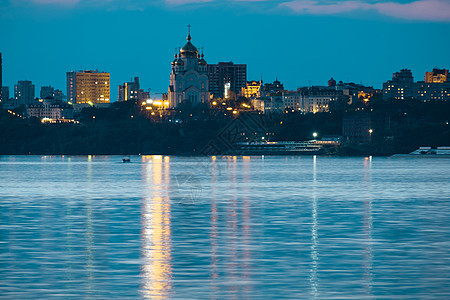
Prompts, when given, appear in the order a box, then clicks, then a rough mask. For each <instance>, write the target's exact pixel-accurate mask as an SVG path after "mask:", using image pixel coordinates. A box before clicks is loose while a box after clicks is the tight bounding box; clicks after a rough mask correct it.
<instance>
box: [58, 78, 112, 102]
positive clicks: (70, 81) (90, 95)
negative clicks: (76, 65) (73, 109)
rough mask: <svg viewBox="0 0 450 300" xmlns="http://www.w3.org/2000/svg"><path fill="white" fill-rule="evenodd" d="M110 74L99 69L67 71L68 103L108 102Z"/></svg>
mask: <svg viewBox="0 0 450 300" xmlns="http://www.w3.org/2000/svg"><path fill="white" fill-rule="evenodd" d="M109 96H110V74H109V73H105V72H99V71H88V70H85V71H78V72H76V71H72V72H67V101H68V102H70V103H77V104H82V103H88V104H94V103H109V102H110V97H109Z"/></svg>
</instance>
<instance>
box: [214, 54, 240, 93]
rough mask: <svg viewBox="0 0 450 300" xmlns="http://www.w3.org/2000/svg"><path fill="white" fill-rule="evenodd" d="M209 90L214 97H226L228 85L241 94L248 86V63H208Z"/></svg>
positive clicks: (234, 91)
mask: <svg viewBox="0 0 450 300" xmlns="http://www.w3.org/2000/svg"><path fill="white" fill-rule="evenodd" d="M208 78H209V92H210V93H211V94H212V95H213V96H214V98H226V97H225V96H226V95H225V90H226V87H228V88H229V90H230V91H231V92H232V93H233V94H234V95H239V94H240V93H241V90H242V88H246V87H247V65H245V64H234V63H233V62H219V63H218V64H214V65H208Z"/></svg>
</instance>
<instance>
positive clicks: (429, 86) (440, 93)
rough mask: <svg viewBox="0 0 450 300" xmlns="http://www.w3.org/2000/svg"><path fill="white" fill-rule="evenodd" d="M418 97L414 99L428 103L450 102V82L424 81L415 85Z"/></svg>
mask: <svg viewBox="0 0 450 300" xmlns="http://www.w3.org/2000/svg"><path fill="white" fill-rule="evenodd" d="M414 87H415V88H414V90H415V91H416V95H415V97H414V98H416V99H418V100H420V101H423V102H427V101H450V81H446V82H442V83H436V82H434V83H426V82H423V81H419V82H416V83H415V84H414Z"/></svg>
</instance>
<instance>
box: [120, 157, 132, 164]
mask: <svg viewBox="0 0 450 300" xmlns="http://www.w3.org/2000/svg"><path fill="white" fill-rule="evenodd" d="M122 162H124V163H129V162H131V160H130V158H129V157H128V156H125V157H124V158H122Z"/></svg>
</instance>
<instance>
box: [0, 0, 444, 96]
mask: <svg viewBox="0 0 450 300" xmlns="http://www.w3.org/2000/svg"><path fill="white" fill-rule="evenodd" d="M187 2H188V1H169V2H166V3H165V4H161V3H159V2H158V3H159V4H158V3H156V2H152V4H151V5H149V4H146V3H147V2H136V1H134V4H133V5H134V6H135V7H125V6H126V5H125V1H110V2H108V3H106V2H102V1H98V3H97V5H90V4H87V3H86V2H85V1H56V0H45V1H44V0H42V1H41V0H39V1H38V0H34V1H9V2H8V3H6V4H2V6H0V25H1V26H2V27H3V28H8V29H10V30H7V31H4V33H3V34H4V37H3V41H4V42H3V45H2V49H0V52H2V53H3V85H4V86H9V87H10V90H11V88H12V87H13V86H14V84H16V83H17V81H19V80H24V79H28V80H31V81H32V82H33V84H35V85H36V87H37V89H38V88H39V87H41V86H48V85H52V86H54V87H55V88H57V89H62V90H63V91H65V81H66V78H65V74H66V72H69V71H72V70H82V69H99V70H101V71H105V72H109V73H111V100H112V101H116V100H117V92H118V86H119V84H122V83H123V82H126V81H127V80H129V79H130V78H133V77H136V76H137V77H140V79H141V86H142V87H143V88H144V89H147V88H151V89H152V93H163V92H167V86H168V85H169V75H170V61H172V60H173V55H174V53H175V48H176V47H179V46H181V45H183V44H184V42H185V37H186V32H187V28H186V25H187V24H188V23H190V24H192V25H193V27H192V38H193V42H194V44H195V45H196V46H197V47H203V48H204V53H205V56H207V58H208V59H207V61H208V63H209V64H216V63H218V62H228V61H232V62H234V63H235V64H247V66H248V75H247V80H259V79H260V78H261V75H262V78H263V80H264V81H265V82H272V81H273V80H275V78H278V79H279V80H280V81H281V82H283V83H284V84H285V87H286V89H291V90H292V89H296V88H297V87H298V86H309V85H326V82H327V80H328V79H330V78H331V77H333V78H335V79H336V80H338V81H339V80H342V81H346V82H349V81H353V82H355V83H360V82H362V83H363V84H365V85H373V86H374V87H375V88H381V87H382V83H383V82H385V81H386V80H388V79H389V78H390V77H391V75H392V74H393V73H394V72H397V71H398V70H400V69H403V68H408V69H411V70H412V73H413V75H414V79H415V80H416V81H419V80H423V77H424V75H425V72H426V71H431V70H432V69H433V68H434V67H440V68H448V66H449V65H450V61H449V58H448V56H447V55H446V53H445V51H433V53H432V55H431V54H430V55H428V56H427V55H424V53H430V50H429V49H430V47H431V45H433V44H437V43H438V44H439V45H441V48H443V49H445V48H448V46H449V45H450V41H448V39H445V32H446V31H448V30H449V29H450V23H449V21H450V10H449V7H450V5H447V3H446V2H444V1H432V0H428V1H400V2H399V3H398V5H402V6H401V7H402V8H403V9H404V10H406V11H409V12H410V15H408V16H404V15H401V14H400V15H399V14H397V15H394V16H386V15H387V13H386V12H385V11H384V10H383V9H382V7H383V6H382V5H378V6H373V7H371V6H368V5H369V4H368V3H365V2H367V1H361V2H355V1H342V3H340V4H334V5H331V4H329V2H324V1H315V2H314V1H295V2H289V3H287V2H284V3H281V2H278V1H272V2H266V1H262V2H263V3H257V4H255V3H249V2H245V3H235V2H233V3H232V4H230V5H225V4H224V3H223V2H217V1H210V2H208V3H187ZM412 2H414V3H413V4H411V3H412ZM270 3H272V5H275V3H276V4H277V5H276V9H274V8H273V7H272V8H271V7H270V5H271V4H270ZM327 3H328V4H327ZM350 3H359V4H358V5H356V6H351V7H350V6H349V4H350ZM408 3H409V4H408ZM363 4H364V5H363ZM139 5H140V6H139ZM346 5H347V6H346ZM371 5H372V4H371ZM373 5H374V4H373ZM386 5H387V4H386ZM386 5H385V6H386ZM138 6H139V7H138ZM237 7H239V8H240V9H239V10H236V8H237ZM264 7H266V8H267V10H266V11H263V8H264ZM286 7H290V8H289V9H287V8H286ZM380 7H381V8H380ZM416 7H420V8H421V9H420V10H421V11H422V12H420V13H418V12H417V9H416ZM137 8H139V9H137ZM437 8H439V9H437ZM299 9H300V10H301V13H299ZM19 10H22V11H23V14H21V15H18V12H19ZM223 11H224V12H225V14H223V13H222V17H223V15H225V17H224V18H225V19H226V20H228V22H217V18H218V15H219V14H220V13H221V12H223ZM394 11H395V9H392V11H391V12H394ZM361 12H362V13H363V15H361V14H360V13H361ZM369 12H370V13H369ZM372 12H373V13H372ZM148 17H151V19H150V20H151V21H149V19H148ZM164 19H166V22H163V23H161V22H159V21H163V20H164ZM222 19H223V18H222ZM84 20H89V21H84ZM117 20H118V21H117ZM167 20H170V21H167ZM116 21H117V22H116ZM132 21H133V22H132ZM160 24H163V25H160ZM273 24H276V25H273ZM292 28H294V29H295V30H292ZM3 34H2V35H3ZM37 41H38V43H37ZM16 66H17V67H16ZM65 92H66V91H65Z"/></svg>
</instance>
